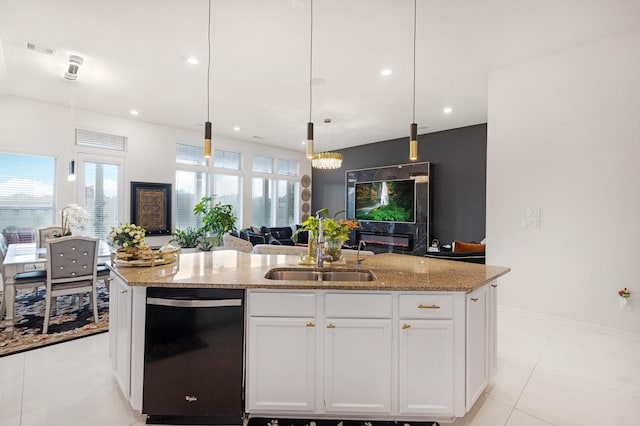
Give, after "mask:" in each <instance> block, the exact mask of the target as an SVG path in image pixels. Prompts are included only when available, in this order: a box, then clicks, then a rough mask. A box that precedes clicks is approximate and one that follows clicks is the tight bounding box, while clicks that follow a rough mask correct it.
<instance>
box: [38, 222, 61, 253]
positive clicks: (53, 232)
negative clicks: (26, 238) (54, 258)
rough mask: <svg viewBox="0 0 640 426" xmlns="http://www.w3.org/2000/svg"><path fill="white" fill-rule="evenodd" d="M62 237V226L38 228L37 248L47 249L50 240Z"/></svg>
mask: <svg viewBox="0 0 640 426" xmlns="http://www.w3.org/2000/svg"><path fill="white" fill-rule="evenodd" d="M61 235H62V227H61V226H45V227H43V228H38V232H36V246H37V247H39V248H43V247H45V242H46V241H47V240H48V239H50V238H55V237H59V236H61Z"/></svg>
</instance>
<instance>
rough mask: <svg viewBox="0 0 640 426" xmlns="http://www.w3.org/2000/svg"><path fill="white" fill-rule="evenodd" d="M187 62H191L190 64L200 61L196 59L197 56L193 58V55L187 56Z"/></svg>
mask: <svg viewBox="0 0 640 426" xmlns="http://www.w3.org/2000/svg"><path fill="white" fill-rule="evenodd" d="M187 63H188V64H191V65H198V64H199V63H200V61H199V60H198V58H194V57H193V56H189V57H188V58H187Z"/></svg>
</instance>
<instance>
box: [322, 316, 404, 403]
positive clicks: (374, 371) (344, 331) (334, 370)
mask: <svg viewBox="0 0 640 426" xmlns="http://www.w3.org/2000/svg"><path fill="white" fill-rule="evenodd" d="M324 331H325V351H324V354H325V361H324V365H325V389H324V403H325V410H326V412H327V413H349V412H353V413H391V388H392V382H391V370H392V368H391V367H392V365H391V319H327V320H326V323H325V330H324Z"/></svg>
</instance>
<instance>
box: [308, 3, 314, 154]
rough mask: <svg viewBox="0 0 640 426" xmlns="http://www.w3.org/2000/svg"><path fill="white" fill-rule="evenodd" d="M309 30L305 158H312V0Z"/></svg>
mask: <svg viewBox="0 0 640 426" xmlns="http://www.w3.org/2000/svg"><path fill="white" fill-rule="evenodd" d="M309 10H310V12H309V15H310V19H309V22H310V30H309V122H308V123H307V158H308V159H309V160H311V159H312V158H313V121H311V106H312V105H313V89H312V81H313V0H310V1H309Z"/></svg>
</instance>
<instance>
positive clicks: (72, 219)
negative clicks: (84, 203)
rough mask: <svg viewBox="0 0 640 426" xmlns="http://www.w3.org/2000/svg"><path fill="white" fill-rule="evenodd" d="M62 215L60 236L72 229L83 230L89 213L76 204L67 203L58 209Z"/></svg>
mask: <svg viewBox="0 0 640 426" xmlns="http://www.w3.org/2000/svg"><path fill="white" fill-rule="evenodd" d="M60 215H61V217H62V236H64V235H71V233H72V232H73V231H77V230H84V229H86V227H87V224H88V223H89V213H87V211H86V210H85V209H84V208H82V207H81V206H79V205H77V204H69V205H68V206H67V207H65V208H63V209H62V210H61V211H60Z"/></svg>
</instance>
